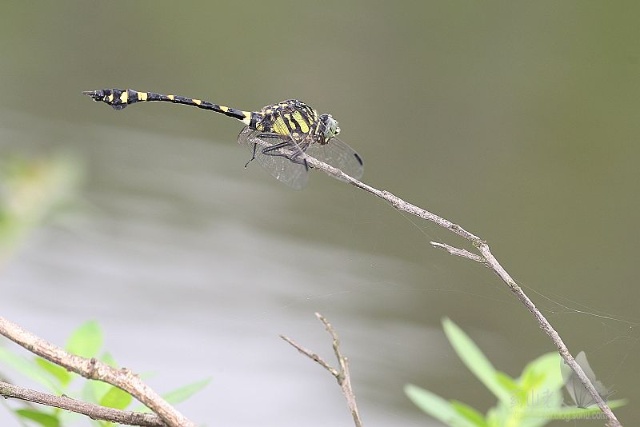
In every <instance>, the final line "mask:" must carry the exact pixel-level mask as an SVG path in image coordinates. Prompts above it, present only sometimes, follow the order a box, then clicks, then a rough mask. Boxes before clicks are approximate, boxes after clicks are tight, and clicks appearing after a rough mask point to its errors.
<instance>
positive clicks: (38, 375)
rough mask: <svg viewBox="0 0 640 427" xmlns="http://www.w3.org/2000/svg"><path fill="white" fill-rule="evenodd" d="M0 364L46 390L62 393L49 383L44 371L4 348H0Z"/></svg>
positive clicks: (31, 361)
mask: <svg viewBox="0 0 640 427" xmlns="http://www.w3.org/2000/svg"><path fill="white" fill-rule="evenodd" d="M0 362H2V363H4V364H5V365H7V366H9V367H11V368H12V369H14V370H15V371H17V372H20V373H21V374H22V375H24V376H25V377H27V378H30V379H32V380H33V381H36V382H37V383H39V384H41V385H43V386H44V387H46V388H47V389H48V390H50V391H52V392H54V393H58V394H61V393H62V390H61V389H60V387H58V386H57V385H56V384H55V383H54V382H53V381H51V378H50V377H49V374H48V373H45V371H43V369H41V368H40V367H39V366H38V365H37V364H36V363H35V361H34V360H33V359H31V360H30V359H26V358H24V357H20V356H18V355H17V354H14V353H12V352H10V351H9V350H7V349H6V348H4V347H0Z"/></svg>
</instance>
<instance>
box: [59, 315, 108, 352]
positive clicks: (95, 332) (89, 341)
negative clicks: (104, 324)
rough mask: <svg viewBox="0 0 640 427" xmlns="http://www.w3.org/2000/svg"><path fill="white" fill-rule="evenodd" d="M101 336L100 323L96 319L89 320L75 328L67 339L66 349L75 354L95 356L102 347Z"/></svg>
mask: <svg viewBox="0 0 640 427" xmlns="http://www.w3.org/2000/svg"><path fill="white" fill-rule="evenodd" d="M102 344H103V338H102V331H101V329H100V325H98V322H96V321H93V320H92V321H89V322H86V323H84V324H83V325H81V326H80V327H79V328H78V329H76V330H75V331H74V332H73V333H72V334H71V337H69V340H68V341H67V346H66V349H67V351H68V352H69V353H72V354H75V355H77V356H81V357H86V358H91V357H96V356H97V355H98V352H99V351H100V349H101V348H102Z"/></svg>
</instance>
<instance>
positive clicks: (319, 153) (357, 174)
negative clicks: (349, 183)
mask: <svg viewBox="0 0 640 427" xmlns="http://www.w3.org/2000/svg"><path fill="white" fill-rule="evenodd" d="M306 153H307V154H308V155H309V156H311V157H315V158H316V159H318V160H320V161H321V162H324V163H328V164H330V165H331V166H334V167H336V168H338V169H340V170H341V171H342V172H344V173H346V174H347V175H349V176H351V177H353V178H355V179H360V178H361V177H362V174H363V173H364V162H363V161H362V157H360V155H359V154H358V153H356V151H355V150H354V149H353V148H351V147H349V145H347V144H346V143H345V142H343V141H342V140H340V139H338V138H336V137H334V138H331V140H330V141H329V143H328V144H325V145H320V144H317V143H315V144H311V145H310V146H309V148H308V149H307V150H306Z"/></svg>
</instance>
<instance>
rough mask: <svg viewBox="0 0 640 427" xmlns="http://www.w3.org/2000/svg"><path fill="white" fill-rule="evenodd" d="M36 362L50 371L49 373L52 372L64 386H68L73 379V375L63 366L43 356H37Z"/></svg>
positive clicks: (43, 368)
mask: <svg viewBox="0 0 640 427" xmlns="http://www.w3.org/2000/svg"><path fill="white" fill-rule="evenodd" d="M35 363H36V364H37V365H38V366H39V367H40V368H42V370H44V371H46V372H48V373H49V374H51V376H53V377H54V378H55V379H56V380H58V382H59V383H60V385H62V387H66V386H68V385H69V383H70V382H71V380H72V379H73V375H72V374H71V373H70V372H69V371H67V370H66V369H64V368H63V367H62V366H58V365H56V364H54V363H51V362H49V361H48V360H45V359H43V358H41V357H36V359H35Z"/></svg>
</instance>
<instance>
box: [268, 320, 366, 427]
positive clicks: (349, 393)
mask: <svg viewBox="0 0 640 427" xmlns="http://www.w3.org/2000/svg"><path fill="white" fill-rule="evenodd" d="M316 317H317V318H318V319H320V321H321V322H322V323H323V324H324V327H325V329H326V330H327V332H328V333H329V335H331V339H332V342H333V352H334V354H335V355H336V359H338V364H339V365H340V369H336V368H334V367H332V366H331V365H329V364H328V363H327V362H326V361H325V360H324V359H322V357H320V356H319V355H318V354H316V353H314V352H312V351H311V350H308V349H306V348H304V347H302V346H301V345H300V344H298V343H297V342H295V341H293V340H292V339H291V338H288V337H286V336H284V335H280V338H282V339H283V340H285V341H286V342H288V343H289V344H291V345H292V346H293V347H294V348H295V349H296V350H298V351H299V352H300V353H302V354H304V355H305V356H307V357H308V358H309V359H311V360H313V361H314V362H316V363H317V364H319V365H320V366H322V367H323V368H324V369H326V370H327V371H329V373H330V374H331V375H333V376H334V378H335V379H336V380H337V381H338V385H340V388H341V389H342V394H344V397H345V399H346V400H347V406H348V407H349V411H351V416H352V417H353V422H354V424H355V426H356V427H362V420H361V418H360V413H359V412H358V405H357V404H356V395H355V394H354V393H353V388H352V387H351V374H350V373H349V361H348V359H347V357H346V356H344V355H343V354H342V352H341V351H340V339H339V338H338V334H337V333H336V331H335V329H333V326H331V323H329V321H328V320H327V319H326V318H324V317H323V316H322V315H321V314H320V313H316Z"/></svg>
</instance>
